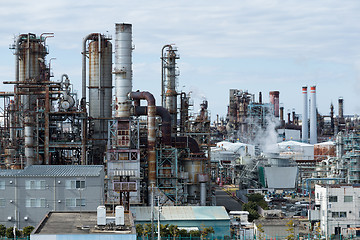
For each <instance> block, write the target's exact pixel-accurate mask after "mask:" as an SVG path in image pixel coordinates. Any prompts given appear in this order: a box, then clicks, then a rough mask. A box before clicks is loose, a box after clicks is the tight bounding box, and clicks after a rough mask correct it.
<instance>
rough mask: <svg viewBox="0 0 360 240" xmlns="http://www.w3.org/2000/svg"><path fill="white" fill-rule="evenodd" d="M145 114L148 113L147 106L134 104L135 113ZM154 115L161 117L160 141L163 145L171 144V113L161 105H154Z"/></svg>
mask: <svg viewBox="0 0 360 240" xmlns="http://www.w3.org/2000/svg"><path fill="white" fill-rule="evenodd" d="M147 114H148V113H147V107H145V106H135V115H137V116H144V115H147ZM156 115H157V116H160V117H161V119H162V124H161V135H162V142H163V143H164V144H165V145H171V115H170V113H169V111H168V110H167V109H166V108H164V107H161V106H156Z"/></svg>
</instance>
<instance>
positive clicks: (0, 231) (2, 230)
mask: <svg viewBox="0 0 360 240" xmlns="http://www.w3.org/2000/svg"><path fill="white" fill-rule="evenodd" d="M5 235H6V227H5V226H4V225H2V224H1V225H0V237H5Z"/></svg>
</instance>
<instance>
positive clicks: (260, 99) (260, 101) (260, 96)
mask: <svg viewBox="0 0 360 240" xmlns="http://www.w3.org/2000/svg"><path fill="white" fill-rule="evenodd" d="M259 103H260V104H262V93H261V92H259Z"/></svg>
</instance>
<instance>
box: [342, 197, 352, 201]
mask: <svg viewBox="0 0 360 240" xmlns="http://www.w3.org/2000/svg"><path fill="white" fill-rule="evenodd" d="M352 201H353V196H344V202H352Z"/></svg>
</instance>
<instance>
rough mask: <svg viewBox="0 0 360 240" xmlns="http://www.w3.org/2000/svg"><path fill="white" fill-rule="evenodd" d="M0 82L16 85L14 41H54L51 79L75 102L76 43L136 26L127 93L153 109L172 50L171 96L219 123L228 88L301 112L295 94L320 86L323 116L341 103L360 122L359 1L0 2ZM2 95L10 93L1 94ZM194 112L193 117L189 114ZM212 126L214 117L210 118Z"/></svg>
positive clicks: (78, 84) (77, 83)
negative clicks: (148, 95) (179, 95)
mask: <svg viewBox="0 0 360 240" xmlns="http://www.w3.org/2000/svg"><path fill="white" fill-rule="evenodd" d="M0 9H1V11H0V24H1V27H0V56H1V58H0V80H13V79H14V56H13V54H12V51H11V50H9V45H10V44H12V43H13V39H14V36H16V35H18V34H20V33H28V32H32V33H36V34H38V35H40V34H41V33H43V32H53V33H54V34H55V37H54V38H51V39H48V40H47V43H48V45H49V51H50V54H49V55H48V58H47V60H49V59H50V58H56V60H52V63H51V67H52V71H53V73H54V76H55V77H54V79H53V80H58V79H60V76H61V75H62V74H63V73H67V74H68V75H69V77H70V79H71V81H72V82H73V84H74V85H75V89H76V90H78V92H79V93H81V43H82V39H83V37H84V36H86V35H87V34H89V33H92V32H100V33H104V34H110V35H112V36H114V35H115V34H114V29H115V23H122V22H126V23H131V24H133V44H134V45H135V50H134V52H133V63H134V66H133V70H134V79H133V88H134V90H137V89H139V90H147V91H150V92H152V93H154V95H155V96H156V98H157V103H158V104H160V64H161V63H160V53H161V48H162V46H163V45H165V44H169V43H175V44H176V46H177V47H178V52H179V54H180V59H179V61H178V66H179V69H180V76H179V78H178V81H179V84H178V90H183V91H186V92H189V91H192V93H193V97H194V99H195V101H196V105H197V104H198V103H199V102H200V101H201V100H202V99H203V98H206V99H207V100H208V101H209V109H210V110H211V114H212V116H213V117H214V116H215V115H216V114H219V115H220V116H225V114H226V110H227V105H228V99H229V89H231V88H236V89H243V90H248V91H249V92H251V93H254V94H256V97H257V96H258V92H259V91H261V92H262V93H263V96H264V97H263V99H264V101H268V93H269V91H272V90H278V91H280V102H281V103H283V106H284V108H285V111H288V110H290V111H292V109H295V110H296V112H298V113H301V112H302V104H301V101H302V96H301V87H302V86H303V85H308V86H310V85H316V86H317V92H318V95H317V105H318V108H319V111H320V113H322V114H329V107H330V103H331V102H332V103H333V104H334V106H335V112H336V114H337V113H338V111H337V106H338V104H337V100H338V98H339V97H343V98H344V105H345V109H344V112H345V114H359V113H360V24H359V22H360V14H359V12H360V1H358V0H353V1H347V0H343V1H339V0H336V1H335V0H334V1H332V0H326V1H320V0H318V1H313V0H301V1H300V0H298V1H292V0H289V1H272V0H248V1H247V0H241V1H239V0H223V1H209V0H206V1H205V0H197V1H188V0H181V1H153V0H151V1H149V0H147V1H143V0H142V1H136V0H128V1H127V0H123V1H106V0H104V1H92V0H86V1H80V0H76V1H74V0H72V1H70V0H62V1H49V0H46V1H44V0H37V1H22V0H12V1H4V0H2V1H1V7H0ZM0 86H1V90H2V91H4V90H11V89H12V88H11V87H10V86H4V85H2V84H1V85H0ZM195 108H198V107H197V106H195ZM213 119H214V118H213Z"/></svg>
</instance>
